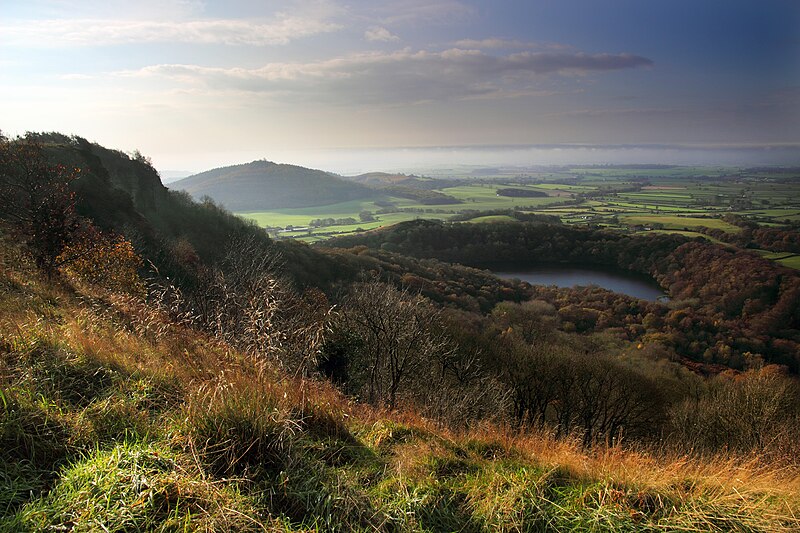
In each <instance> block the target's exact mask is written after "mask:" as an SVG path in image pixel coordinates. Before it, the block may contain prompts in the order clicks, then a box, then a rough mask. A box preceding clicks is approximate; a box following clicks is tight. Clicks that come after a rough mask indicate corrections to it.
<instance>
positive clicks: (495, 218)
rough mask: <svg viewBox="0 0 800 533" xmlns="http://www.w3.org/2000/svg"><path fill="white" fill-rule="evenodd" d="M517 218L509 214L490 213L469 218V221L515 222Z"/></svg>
mask: <svg viewBox="0 0 800 533" xmlns="http://www.w3.org/2000/svg"><path fill="white" fill-rule="evenodd" d="M515 220H516V219H515V218H514V217H511V216H508V215H489V216H485V217H475V218H471V219H469V220H468V221H467V222H473V223H482V222H514V221H515Z"/></svg>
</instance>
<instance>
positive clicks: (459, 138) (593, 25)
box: [0, 0, 800, 173]
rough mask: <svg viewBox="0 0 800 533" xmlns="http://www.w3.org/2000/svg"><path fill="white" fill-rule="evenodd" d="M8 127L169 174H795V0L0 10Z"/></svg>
mask: <svg viewBox="0 0 800 533" xmlns="http://www.w3.org/2000/svg"><path fill="white" fill-rule="evenodd" d="M0 130H2V131H3V132H4V133H5V134H6V135H18V134H23V133H24V132H26V131H60V132H62V133H66V134H74V135H79V136H81V137H85V138H87V139H89V140H91V141H95V142H98V143H100V144H103V145H104V146H108V147H111V148H116V149H120V150H123V151H128V152H130V151H133V150H134V149H136V150H139V151H141V152H142V153H143V154H145V155H146V156H149V157H150V158H151V159H152V161H153V163H154V165H155V166H156V168H158V169H159V170H163V171H168V170H185V171H191V172H196V171H202V170H206V169H208V168H213V167H218V166H222V165H226V164H232V163H241V162H246V161H250V160H253V159H261V158H265V159H269V160H274V161H279V162H288V163H294V164H301V165H304V166H313V167H316V168H324V169H326V170H333V171H337V172H342V173H348V172H357V171H366V170H389V169H391V168H395V167H415V166H417V167H424V166H425V165H433V164H441V165H446V164H494V165H497V164H510V165H520V166H524V165H526V164H531V165H533V164H550V163H563V162H565V161H564V159H565V158H566V159H569V158H573V159H576V161H575V162H582V163H591V162H597V163H614V162H620V163H624V162H652V163H662V162H668V163H669V162H678V163H681V162H685V163H692V164H694V163H698V162H705V163H713V162H719V163H723V164H724V163H730V164H748V163H751V162H752V163H757V164H765V163H769V162H774V163H775V164H800V148H799V147H800V1H798V0H393V1H388V0H273V1H266V0H262V1H255V0H229V1H202V0H138V1H136V2H131V1H130V0H83V1H80V0H50V1H45V0H0ZM578 160H579V161H578ZM567 162H568V161H567Z"/></svg>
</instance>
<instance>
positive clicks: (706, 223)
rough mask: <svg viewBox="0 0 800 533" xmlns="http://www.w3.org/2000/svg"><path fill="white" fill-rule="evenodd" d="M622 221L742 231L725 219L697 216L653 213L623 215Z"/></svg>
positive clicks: (637, 223)
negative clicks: (649, 214) (648, 214)
mask: <svg viewBox="0 0 800 533" xmlns="http://www.w3.org/2000/svg"><path fill="white" fill-rule="evenodd" d="M619 219H620V221H621V222H623V223H625V224H627V225H629V226H634V225H641V226H652V225H653V224H661V225H662V226H663V228H664V229H675V230H690V229H694V228H701V227H706V228H710V229H721V230H723V231H728V232H731V233H737V232H739V231H741V229H740V228H738V227H736V226H734V225H733V224H729V223H727V222H725V221H724V220H721V219H718V218H695V217H679V216H671V215H651V216H641V215H636V216H623V217H619Z"/></svg>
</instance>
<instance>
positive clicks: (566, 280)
mask: <svg viewBox="0 0 800 533" xmlns="http://www.w3.org/2000/svg"><path fill="white" fill-rule="evenodd" d="M494 274H495V276H498V277H501V278H506V279H519V280H522V281H527V282H528V283H530V284H531V285H555V286H556V287H566V288H569V287H575V286H588V285H597V286H598V287H602V288H604V289H608V290H610V291H614V292H620V293H622V294H627V295H628V296H633V297H634V298H640V299H642V300H650V301H656V300H664V299H666V297H667V296H666V294H664V291H663V290H662V289H661V287H659V286H658V284H657V283H656V282H655V280H652V279H649V278H647V277H645V276H642V275H639V274H634V273H629V272H625V271H619V270H605V269H599V268H587V267H573V266H547V267H533V268H528V269H525V270H518V271H513V272H512V271H507V272H494Z"/></svg>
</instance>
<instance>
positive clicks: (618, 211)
mask: <svg viewBox="0 0 800 533" xmlns="http://www.w3.org/2000/svg"><path fill="white" fill-rule="evenodd" d="M428 175H431V176H435V178H436V179H438V180H441V182H440V183H441V184H442V185H441V187H440V188H439V189H436V190H435V192H436V193H441V194H442V195H447V196H448V197H450V201H451V203H443V204H434V205H431V204H426V203H420V202H418V201H415V200H412V199H409V198H404V197H398V196H393V195H391V194H388V193H387V194H383V195H381V194H377V195H376V198H374V199H371V200H362V201H351V202H342V203H335V204H330V205H325V206H319V207H307V208H297V209H273V210H270V211H258V212H247V213H238V214H239V215H240V216H242V217H245V218H248V219H250V220H253V221H254V222H255V223H257V224H258V225H259V226H262V227H264V228H266V229H267V231H269V232H270V234H271V235H273V236H274V237H276V238H295V239H301V240H304V241H307V242H314V241H318V240H322V239H327V238H330V237H333V236H337V235H346V234H349V233H353V232H357V231H363V230H369V229H374V228H378V227H381V226H387V225H391V224H396V223H398V222H403V221H408V220H414V219H418V218H428V219H439V220H448V219H451V218H453V217H456V216H457V217H458V218H457V220H463V221H469V222H475V223H485V222H503V221H513V220H517V219H518V216H519V214H531V215H551V216H556V217H558V218H559V219H560V220H561V221H562V222H563V223H565V224H579V225H587V224H588V225H594V226H598V227H606V228H610V229H614V230H618V231H626V232H632V233H641V234H646V233H648V232H653V233H678V234H683V235H686V236H692V237H703V238H706V239H708V240H711V241H714V242H721V241H720V240H719V238H722V237H720V236H719V234H717V233H714V236H711V235H708V233H709V232H711V233H713V232H714V231H722V232H725V233H727V234H730V235H736V234H738V233H739V232H741V231H742V221H747V223H755V224H757V225H759V226H762V227H769V228H776V229H777V230H783V229H789V230H791V231H798V226H800V170H798V171H797V172H796V173H793V172H792V171H788V170H787V169H774V170H772V171H769V170H765V169H754V170H753V171H749V170H747V169H741V168H723V167H664V168H650V167H643V168H632V167H624V168H614V167H573V168H570V167H553V168H547V169H538V170H520V169H518V168H514V169H508V170H503V169H491V171H487V172H486V173H483V174H482V173H481V172H479V171H478V170H475V169H469V171H467V170H457V169H454V170H453V171H452V172H451V173H447V172H445V171H442V170H432V171H431V172H429V173H428ZM508 187H512V188H514V189H523V190H530V191H538V192H540V193H544V194H546V196H536V197H508V196H500V195H499V194H498V189H503V188H508ZM379 192H380V191H379ZM365 212H366V216H365V218H361V217H362V215H364V214H365ZM514 213H517V215H515V214H514ZM316 219H332V220H329V222H334V223H333V224H327V225H324V226H322V227H318V226H312V224H311V223H312V221H313V220H316ZM353 220H355V221H356V222H355V223H353ZM737 221H738V222H737ZM724 240H727V238H724ZM789 251H790V250H786V251H779V253H778V254H777V255H774V256H773V255H771V254H772V253H773V252H775V248H774V247H773V248H772V252H769V253H768V252H766V251H763V253H764V254H766V255H765V256H766V257H769V258H770V259H772V260H775V261H777V262H780V263H781V264H784V265H786V266H790V267H793V268H800V256H798V255H794V254H793V253H784V252H789ZM795 251H796V250H795Z"/></svg>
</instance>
